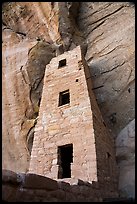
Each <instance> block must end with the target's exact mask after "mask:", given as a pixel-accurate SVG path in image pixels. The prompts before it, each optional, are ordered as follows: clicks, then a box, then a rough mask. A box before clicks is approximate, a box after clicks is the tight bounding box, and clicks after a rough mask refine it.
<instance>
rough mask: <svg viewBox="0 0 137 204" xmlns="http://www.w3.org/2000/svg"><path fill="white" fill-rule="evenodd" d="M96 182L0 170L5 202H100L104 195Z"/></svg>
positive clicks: (112, 194) (112, 195) (103, 191)
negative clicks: (66, 179) (69, 181)
mask: <svg viewBox="0 0 137 204" xmlns="http://www.w3.org/2000/svg"><path fill="white" fill-rule="evenodd" d="M106 195H107V192H106V191H105V190H104V189H101V188H100V186H99V183H98V182H93V183H92V184H90V183H88V182H83V181H82V180H77V181H76V183H75V184H69V183H66V182H63V181H56V180H53V179H50V178H47V177H44V176H40V175H36V174H29V173H28V174H23V173H15V172H12V171H9V170H3V172H2V200H3V201H6V202H82V201H83V202H102V201H103V199H104V198H111V197H112V198H114V197H115V198H117V195H116V194H114V193H111V194H109V197H106Z"/></svg>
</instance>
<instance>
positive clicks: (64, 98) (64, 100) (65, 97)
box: [59, 90, 70, 106]
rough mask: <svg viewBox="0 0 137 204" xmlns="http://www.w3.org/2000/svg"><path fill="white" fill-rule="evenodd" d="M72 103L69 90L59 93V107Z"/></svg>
mask: <svg viewBox="0 0 137 204" xmlns="http://www.w3.org/2000/svg"><path fill="white" fill-rule="evenodd" d="M68 103H70V95H69V90H66V91H63V92H60V93H59V106H62V105H65V104H68Z"/></svg>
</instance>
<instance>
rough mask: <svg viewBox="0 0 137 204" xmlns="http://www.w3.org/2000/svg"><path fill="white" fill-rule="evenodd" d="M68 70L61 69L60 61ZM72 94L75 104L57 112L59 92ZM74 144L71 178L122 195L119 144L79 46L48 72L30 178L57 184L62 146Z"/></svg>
mask: <svg viewBox="0 0 137 204" xmlns="http://www.w3.org/2000/svg"><path fill="white" fill-rule="evenodd" d="M64 58H65V59H67V66H66V67H62V68H60V69H58V64H59V61H60V60H62V59H64ZM67 89H69V90H70V104H66V105H64V106H60V107H58V102H59V92H61V91H64V90H67ZM70 143H72V144H73V147H74V148H73V151H74V152H73V163H72V164H71V171H72V176H71V178H72V179H73V178H75V179H82V180H84V181H90V182H92V181H99V183H100V185H102V186H101V188H104V189H106V192H108V194H109V193H110V192H116V191H117V176H118V175H117V166H116V159H115V150H114V141H113V139H111V137H110V135H109V132H108V129H107V127H106V126H105V124H104V121H103V118H102V116H101V113H100V110H99V108H98V105H97V102H96V99H95V96H94V93H93V91H92V81H91V76H90V72H89V69H88V66H87V64H86V62H85V60H84V58H83V57H82V53H81V49H80V47H79V46H78V47H77V48H75V49H74V50H72V51H68V52H66V53H64V54H63V55H60V56H58V57H56V58H53V59H52V60H51V62H50V64H49V65H48V66H47V67H46V72H45V79H44V87H43V94H42V100H41V105H40V112H39V119H38V122H37V125H36V129H35V135H34V142H33V149H32V155H31V161H30V169H29V172H30V173H37V174H40V175H45V176H48V177H50V178H53V179H58V177H57V175H58V161H57V160H58V158H57V157H58V153H57V148H58V146H61V145H65V144H70Z"/></svg>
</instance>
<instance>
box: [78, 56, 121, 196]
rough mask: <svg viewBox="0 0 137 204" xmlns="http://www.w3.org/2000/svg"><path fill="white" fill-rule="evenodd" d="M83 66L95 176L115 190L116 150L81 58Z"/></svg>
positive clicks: (116, 174)
mask: <svg viewBox="0 0 137 204" xmlns="http://www.w3.org/2000/svg"><path fill="white" fill-rule="evenodd" d="M82 64H83V65H84V67H85V75H86V79H87V87H88V91H89V95H90V102H91V109H92V114H93V128H94V136H95V144H96V154H97V177H98V181H99V183H100V186H101V185H102V187H103V188H106V189H108V191H111V192H113V191H115V192H116V191H117V189H118V167H117V164H116V152H115V148H114V147H115V145H114V139H113V138H112V137H111V135H110V132H109V130H108V128H107V126H106V124H105V122H104V120H103V117H102V115H101V112H100V109H99V107H98V105H97V102H96V98H95V95H94V92H93V90H92V89H93V85H92V79H91V75H90V71H89V68H88V66H87V63H86V61H85V60H84V58H83V60H82Z"/></svg>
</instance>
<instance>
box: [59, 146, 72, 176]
mask: <svg viewBox="0 0 137 204" xmlns="http://www.w3.org/2000/svg"><path fill="white" fill-rule="evenodd" d="M72 162H73V145H72V144H67V145H63V146H59V147H58V165H59V169H58V178H59V179H63V178H71V163H72Z"/></svg>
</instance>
